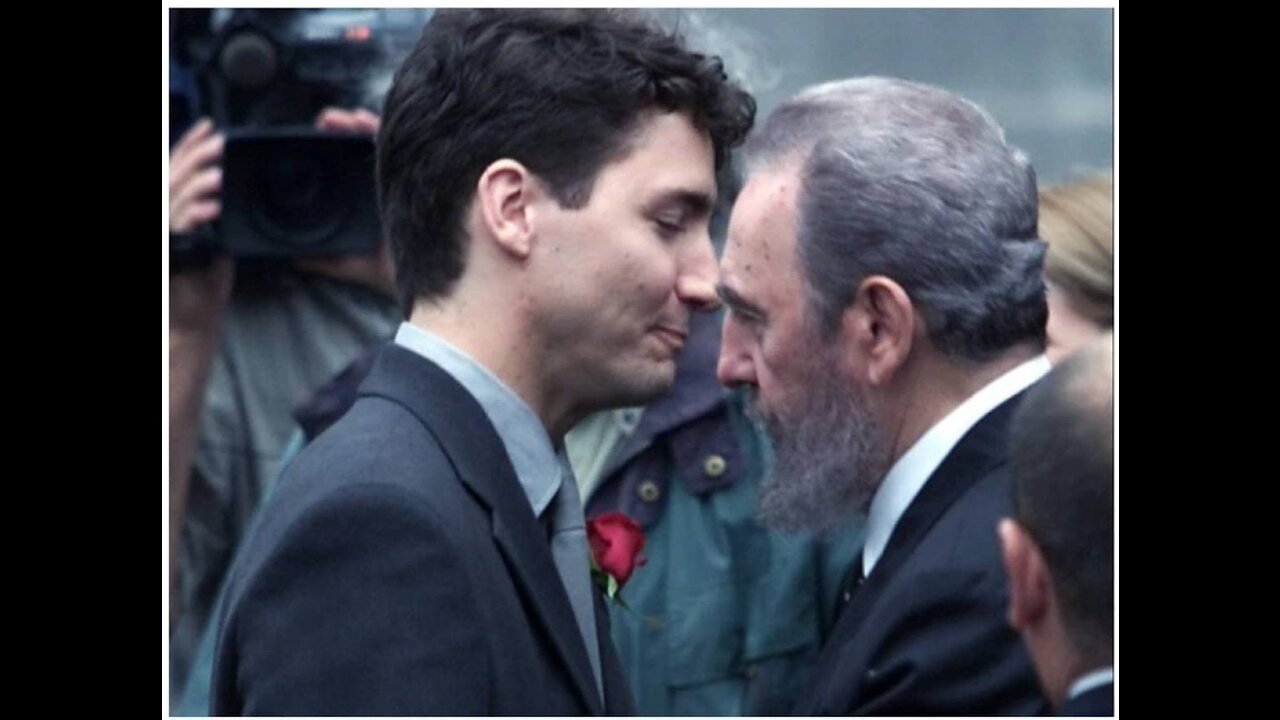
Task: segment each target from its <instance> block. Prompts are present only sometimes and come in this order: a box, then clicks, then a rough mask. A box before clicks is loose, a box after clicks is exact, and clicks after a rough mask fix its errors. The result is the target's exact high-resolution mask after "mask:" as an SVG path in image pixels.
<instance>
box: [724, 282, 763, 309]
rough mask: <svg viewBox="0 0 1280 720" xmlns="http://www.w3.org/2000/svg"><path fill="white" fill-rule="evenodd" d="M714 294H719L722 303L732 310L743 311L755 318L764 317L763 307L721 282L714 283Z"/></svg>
mask: <svg viewBox="0 0 1280 720" xmlns="http://www.w3.org/2000/svg"><path fill="white" fill-rule="evenodd" d="M716 295H719V296H720V299H721V300H722V301H724V304H725V305H728V306H729V307H730V308H731V309H733V310H736V311H738V312H743V313H746V314H747V315H751V316H754V317H757V318H764V317H765V312H764V308H762V307H760V306H759V305H757V304H755V303H753V302H751V301H750V300H748V299H746V298H744V297H742V295H740V294H738V291H737V290H734V289H733V288H731V287H729V286H728V285H725V284H724V283H723V282H719V283H716Z"/></svg>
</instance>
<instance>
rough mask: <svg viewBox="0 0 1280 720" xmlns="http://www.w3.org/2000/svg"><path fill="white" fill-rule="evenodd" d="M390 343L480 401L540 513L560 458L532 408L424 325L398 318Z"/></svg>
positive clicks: (556, 480) (553, 487) (555, 483)
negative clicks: (425, 362)
mask: <svg viewBox="0 0 1280 720" xmlns="http://www.w3.org/2000/svg"><path fill="white" fill-rule="evenodd" d="M395 343H396V344H397V345H399V346H401V347H403V348H406V349H408V350H411V351H413V352H415V353H417V354H418V355H421V356H422V357H424V358H426V359H427V360H430V361H431V362H433V363H435V364H436V365H439V366H440V367H441V369H443V370H444V371H445V372H446V373H448V374H449V375H450V376H452V377H453V379H454V380H457V381H458V383H459V384H460V385H462V387H464V388H466V390H467V392H469V393H471V395H472V397H474V398H475V399H476V402H478V403H480V407H481V408H483V409H484V412H485V414H486V415H488V416H489V421H490V422H491V423H492V424H493V429H494V430H496V431H497V433H498V437H499V438H500V439H501V440H502V445H503V446H504V447H505V448H506V450H507V457H509V458H510V459H511V465H512V467H513V468H515V471H516V478H517V479H518V480H519V481H520V487H521V488H522V489H523V490H524V494H525V497H527V498H528V500H529V505H530V506H531V507H533V512H534V514H535V515H539V516H541V515H542V511H543V510H545V509H546V508H547V505H549V504H550V503H551V498H552V497H553V496H555V494H556V491H557V490H559V489H560V477H561V464H560V459H559V458H558V457H557V454H556V451H555V449H554V448H553V447H552V445H551V438H550V437H549V436H548V435H547V429H546V427H544V426H543V424H542V421H541V420H539V419H538V416H537V415H535V414H534V413H533V410H531V409H530V408H529V406H528V405H527V404H526V403H525V402H524V401H523V400H521V399H520V396H518V395H516V394H515V392H514V391H513V390H511V388H509V387H507V385H506V384H505V383H503V382H502V381H501V380H499V379H498V377H497V376H496V375H494V374H493V373H492V372H490V371H489V369H488V368H486V367H485V366H483V365H481V364H480V363H479V362H477V361H476V360H475V358H473V357H471V356H470V355H468V354H466V353H465V352H463V351H462V350H460V349H459V348H458V347H456V346H455V345H452V344H451V343H449V342H448V341H446V340H445V339H444V338H442V337H440V336H439V335H436V334H435V333H433V332H431V331H429V330H424V329H422V328H420V327H418V326H416V325H413V324H411V323H408V322H402V323H400V329H399V330H398V331H396V337H395Z"/></svg>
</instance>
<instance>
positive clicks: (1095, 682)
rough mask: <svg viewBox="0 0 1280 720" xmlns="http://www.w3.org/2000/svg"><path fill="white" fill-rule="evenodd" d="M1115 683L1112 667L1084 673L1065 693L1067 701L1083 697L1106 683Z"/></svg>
mask: <svg viewBox="0 0 1280 720" xmlns="http://www.w3.org/2000/svg"><path fill="white" fill-rule="evenodd" d="M1115 681H1116V671H1115V668H1114V667H1110V666H1108V667H1104V668H1098V669H1097V670H1094V671H1093V672H1088V673H1085V674H1084V675H1082V676H1080V677H1079V678H1077V679H1076V681H1075V682H1073V683H1071V689H1070V690H1068V691H1067V699H1068V700H1071V699H1072V698H1075V697H1078V696H1080V695H1083V694H1085V693H1087V692H1089V691H1090V690H1093V689H1094V688H1097V687H1101V686H1103V685H1106V684H1107V683H1114V682H1115Z"/></svg>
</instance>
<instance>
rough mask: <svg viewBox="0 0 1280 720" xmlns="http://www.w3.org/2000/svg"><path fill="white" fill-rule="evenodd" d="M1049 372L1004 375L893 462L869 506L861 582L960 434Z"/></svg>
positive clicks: (1028, 365) (1041, 366)
mask: <svg viewBox="0 0 1280 720" xmlns="http://www.w3.org/2000/svg"><path fill="white" fill-rule="evenodd" d="M1048 372H1049V360H1048V358H1046V357H1045V356H1044V355H1039V356H1037V357H1035V358H1033V359H1031V360H1028V361H1026V362H1024V363H1022V364H1021V365H1018V366H1017V367H1015V368H1013V369H1011V370H1009V371H1008V372H1006V373H1004V374H1003V375H1001V376H1000V377H998V378H996V379H995V380H992V381H991V382H990V383H987V385H986V386H985V387H983V388H982V389H981V390H979V391H978V392H976V393H974V394H973V395H970V396H969V398H968V399H967V400H965V401H964V402H962V403H960V404H959V405H957V406H956V407H955V409H953V410H952V411H951V412H949V413H947V414H946V416H945V417H943V418H942V419H941V420H939V421H938V422H937V423H936V424H934V426H933V427H931V428H929V430H928V431H927V432H925V434H924V435H921V436H920V439H919V440H917V441H916V442H915V444H913V445H912V446H911V448H910V449H909V450H907V452H906V453H904V454H903V456H902V457H900V458H898V461H897V462H896V463H894V464H893V467H892V468H890V469H889V473H888V474H887V475H885V477H884V482H882V483H881V484H880V487H879V489H877V490H876V494H875V496H874V497H873V498H872V500H871V511H870V513H869V514H868V518H867V540H866V543H865V544H864V545H863V548H862V569H863V576H864V577H866V576H870V575H871V569H872V568H874V567H875V565H876V562H877V561H879V560H880V556H881V555H882V554H884V549H885V547H886V546H887V545H888V544H889V537H890V536H891V535H892V534H893V528H894V526H895V525H897V524H898V520H899V519H900V518H901V517H902V514H903V513H905V512H906V511H907V507H908V506H909V505H911V501H912V500H914V499H915V497H916V495H917V494H918V493H919V492H920V489H921V488H923V487H924V484H925V481H927V480H928V479H929V476H930V475H932V474H933V471H934V470H937V469H938V466H939V465H941V464H942V461H943V460H945V459H946V457H947V455H948V454H950V453H951V449H952V448H954V447H955V446H956V444H957V443H959V442H960V439H961V438H963V437H964V435H965V433H967V432H969V430H970V429H971V428H972V427H973V426H974V425H976V424H978V421H979V420H981V419H982V418H983V417H985V416H986V414H987V413H989V412H991V411H992V410H994V409H996V408H997V407H999V405H1000V404H1001V403H1003V402H1004V401H1006V400H1008V399H1009V398H1011V397H1013V396H1014V395H1017V394H1018V393H1020V392H1022V391H1023V390H1026V389H1027V388H1028V387H1030V386H1031V385H1032V384H1034V383H1035V382H1036V381H1037V380H1039V379H1040V378H1042V377H1044V376H1045V374H1046V373H1048ZM993 532H994V530H993Z"/></svg>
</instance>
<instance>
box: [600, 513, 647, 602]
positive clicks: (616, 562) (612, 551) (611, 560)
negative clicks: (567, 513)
mask: <svg viewBox="0 0 1280 720" xmlns="http://www.w3.org/2000/svg"><path fill="white" fill-rule="evenodd" d="M587 541H588V542H589V543H591V578H592V579H593V580H595V582H596V584H597V585H599V586H600V589H601V590H602V591H604V594H605V596H606V597H608V598H609V599H610V600H613V601H614V602H617V603H619V604H622V599H621V598H619V597H618V593H619V592H621V591H622V587H623V586H624V585H626V584H627V581H628V580H630V579H631V573H633V572H635V569H636V568H638V567H640V566H641V565H644V563H645V558H644V556H643V555H641V554H640V551H641V550H643V549H644V531H643V530H641V529H640V526H639V525H637V524H636V522H635V521H634V520H632V519H631V518H629V517H627V516H626V515H623V514H622V513H620V512H607V513H602V514H600V515H597V516H595V517H593V518H591V519H590V520H588V521H587Z"/></svg>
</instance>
